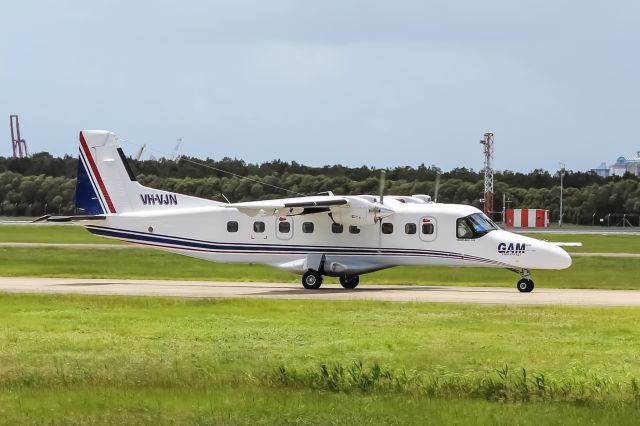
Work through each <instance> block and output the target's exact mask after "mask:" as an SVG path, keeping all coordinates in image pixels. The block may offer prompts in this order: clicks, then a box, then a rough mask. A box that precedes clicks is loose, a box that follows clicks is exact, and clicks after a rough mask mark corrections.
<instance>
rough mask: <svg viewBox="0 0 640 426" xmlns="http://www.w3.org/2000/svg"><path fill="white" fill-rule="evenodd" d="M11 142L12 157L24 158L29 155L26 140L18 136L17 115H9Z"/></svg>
mask: <svg viewBox="0 0 640 426" xmlns="http://www.w3.org/2000/svg"><path fill="white" fill-rule="evenodd" d="M9 122H10V125H11V144H12V145H13V158H24V157H28V156H29V152H28V151H27V141H25V140H24V139H22V138H21V137H20V122H19V121H18V116H17V115H15V114H14V115H10V116H9Z"/></svg>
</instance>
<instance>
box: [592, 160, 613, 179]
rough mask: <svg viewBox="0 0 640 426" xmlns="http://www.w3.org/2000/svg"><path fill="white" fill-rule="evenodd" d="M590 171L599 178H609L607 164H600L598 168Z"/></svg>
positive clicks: (609, 173)
mask: <svg viewBox="0 0 640 426" xmlns="http://www.w3.org/2000/svg"><path fill="white" fill-rule="evenodd" d="M591 170H592V171H594V172H596V174H597V175H598V176H601V177H609V176H610V175H611V171H610V170H609V167H607V163H605V162H604V161H603V162H602V163H600V165H599V166H598V167H596V168H595V169H591Z"/></svg>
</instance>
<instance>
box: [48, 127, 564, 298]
mask: <svg viewBox="0 0 640 426" xmlns="http://www.w3.org/2000/svg"><path fill="white" fill-rule="evenodd" d="M382 187H383V184H381V188H382ZM76 208H77V210H78V211H79V212H81V213H82V215H79V216H69V217H48V218H46V219H47V220H49V221H78V222H79V223H80V224H82V225H83V226H85V227H86V229H88V230H89V231H90V232H92V233H93V234H96V235H100V236H104V237H108V238H115V239H119V240H124V241H128V242H132V243H137V244H143V245H145V246H149V247H153V248H158V249H162V250H166V251H170V252H173V253H178V254H183V255H187V256H192V257H197V258H201V259H206V260H212V261H219V262H252V263H263V264H267V265H271V266H274V267H276V268H280V269H284V270H287V271H291V272H295V273H297V274H300V275H302V285H303V286H304V287H305V288H307V289H317V288H319V287H320V285H321V284H322V277H323V276H325V275H326V276H332V277H339V278H340V284H342V286H343V287H344V288H348V289H352V288H355V287H356V286H357V285H358V283H359V276H360V275H361V274H365V273H368V272H373V271H378V270H381V269H385V268H390V267H393V266H402V265H437V266H470V267H492V268H506V269H510V270H513V271H515V272H518V273H519V274H520V276H521V279H520V280H519V281H518V283H517V289H518V290H519V291H521V292H530V291H532V290H533V287H534V284H533V281H532V280H531V275H530V271H531V270H532V269H565V268H568V267H569V266H571V257H570V256H569V255H568V254H567V252H566V251H564V250H563V249H562V248H560V247H558V246H556V245H554V244H551V243H548V242H544V241H540V240H536V239H534V238H529V237H525V236H522V235H518V234H514V233H511V232H507V231H504V230H502V229H500V228H499V227H498V226H497V225H496V224H495V223H493V222H492V221H491V220H490V219H489V218H488V217H487V216H485V215H484V214H483V213H482V212H481V211H480V210H478V209H476V208H475V207H471V206H467V205H458V204H439V203H433V202H432V201H431V199H430V197H429V196H427V195H412V196H383V195H382V189H381V193H380V194H379V195H359V196H352V195H345V196H340V195H334V194H333V193H331V192H327V193H323V194H319V195H316V196H309V197H298V198H285V199H277V200H265V201H253V202H245V203H221V202H217V201H212V200H208V199H202V198H197V197H192V196H188V195H183V194H177V193H172V192H167V191H161V190H158V189H153V188H148V187H145V186H142V185H141V184H139V183H138V182H137V181H136V178H135V176H134V174H133V173H132V171H131V169H130V167H129V163H128V162H127V159H126V157H125V155H124V153H123V152H122V149H121V148H120V147H119V145H118V142H117V138H116V136H115V135H114V134H113V133H111V132H108V131H99V130H84V131H81V132H80V158H79V162H78V179H77V186H76Z"/></svg>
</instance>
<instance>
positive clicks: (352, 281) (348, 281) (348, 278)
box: [340, 275, 360, 289]
mask: <svg viewBox="0 0 640 426" xmlns="http://www.w3.org/2000/svg"><path fill="white" fill-rule="evenodd" d="M359 283H360V277H359V276H357V275H343V276H341V277H340V285H342V287H344V288H349V289H352V288H356V287H358V284H359Z"/></svg>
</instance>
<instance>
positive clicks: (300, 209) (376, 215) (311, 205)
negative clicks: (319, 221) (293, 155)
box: [225, 195, 393, 226]
mask: <svg viewBox="0 0 640 426" xmlns="http://www.w3.org/2000/svg"><path fill="white" fill-rule="evenodd" d="M225 207H229V208H236V209H238V211H240V212H241V213H244V214H246V215H247V216H251V217H255V216H298V215H305V214H313V213H327V214H329V215H330V216H331V219H332V220H333V221H334V222H336V223H340V224H343V225H356V226H367V225H374V224H376V223H378V222H379V221H380V220H381V219H383V218H385V217H387V216H390V215H391V214H393V210H391V209H390V208H388V207H385V206H383V205H381V204H380V203H378V202H374V201H369V200H367V199H365V198H362V197H356V196H335V195H328V196H311V197H298V198H285V199H277V200H264V201H249V202H246V203H232V204H226V205H225Z"/></svg>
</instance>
